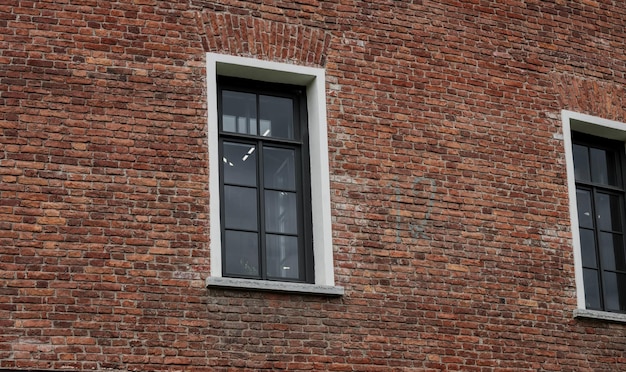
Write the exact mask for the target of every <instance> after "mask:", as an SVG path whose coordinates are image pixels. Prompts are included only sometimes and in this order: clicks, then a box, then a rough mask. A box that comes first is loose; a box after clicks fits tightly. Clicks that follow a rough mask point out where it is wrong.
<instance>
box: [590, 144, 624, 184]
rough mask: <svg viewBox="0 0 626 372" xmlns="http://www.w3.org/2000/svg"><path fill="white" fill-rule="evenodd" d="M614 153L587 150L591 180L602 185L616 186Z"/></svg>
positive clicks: (592, 149)
mask: <svg viewBox="0 0 626 372" xmlns="http://www.w3.org/2000/svg"><path fill="white" fill-rule="evenodd" d="M615 155H616V154H615V153H614V152H609V151H606V150H602V149H594V148H590V149H589V158H590V160H591V180H592V181H593V182H595V183H601V184H603V185H613V186H617V185H618V182H617V178H618V177H617V167H616V164H617V162H616V160H617V159H615Z"/></svg>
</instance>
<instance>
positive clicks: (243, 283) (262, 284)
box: [206, 277, 344, 297]
mask: <svg viewBox="0 0 626 372" xmlns="http://www.w3.org/2000/svg"><path fill="white" fill-rule="evenodd" d="M206 286H207V288H228V289H244V290H245V289H248V290H257V291H270V292H283V293H296V294H305V295H306V294H309V295H322V296H332V297H338V296H343V294H344V289H343V287H337V286H329V285H316V284H303V283H290V282H274V281H269V280H253V279H236V278H220V277H208V278H206Z"/></svg>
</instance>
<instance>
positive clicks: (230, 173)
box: [222, 142, 257, 186]
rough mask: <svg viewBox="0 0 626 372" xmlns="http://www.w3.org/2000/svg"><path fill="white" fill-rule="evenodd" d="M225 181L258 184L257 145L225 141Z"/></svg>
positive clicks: (223, 159) (239, 183) (244, 184)
mask: <svg viewBox="0 0 626 372" xmlns="http://www.w3.org/2000/svg"><path fill="white" fill-rule="evenodd" d="M222 166H223V167H224V183H227V184H235V185H242V186H256V178H257V177H256V146H254V145H247V144H243V143H231V142H224V155H223V157H222Z"/></svg>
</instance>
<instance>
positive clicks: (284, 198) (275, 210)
mask: <svg viewBox="0 0 626 372" xmlns="http://www.w3.org/2000/svg"><path fill="white" fill-rule="evenodd" d="M297 222H298V217H297V210H296V194H295V193H293V192H285V191H265V228H266V229H267V231H268V232H273V233H284V234H297V233H298V224H297Z"/></svg>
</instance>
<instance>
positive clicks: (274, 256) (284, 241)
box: [266, 234, 300, 279]
mask: <svg viewBox="0 0 626 372" xmlns="http://www.w3.org/2000/svg"><path fill="white" fill-rule="evenodd" d="M266 244H267V247H266V252H267V275H268V276H270V277H273V278H288V279H298V278H299V277H300V270H299V264H300V259H299V254H298V238H297V237H295V236H284V235H270V234H267V238H266Z"/></svg>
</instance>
